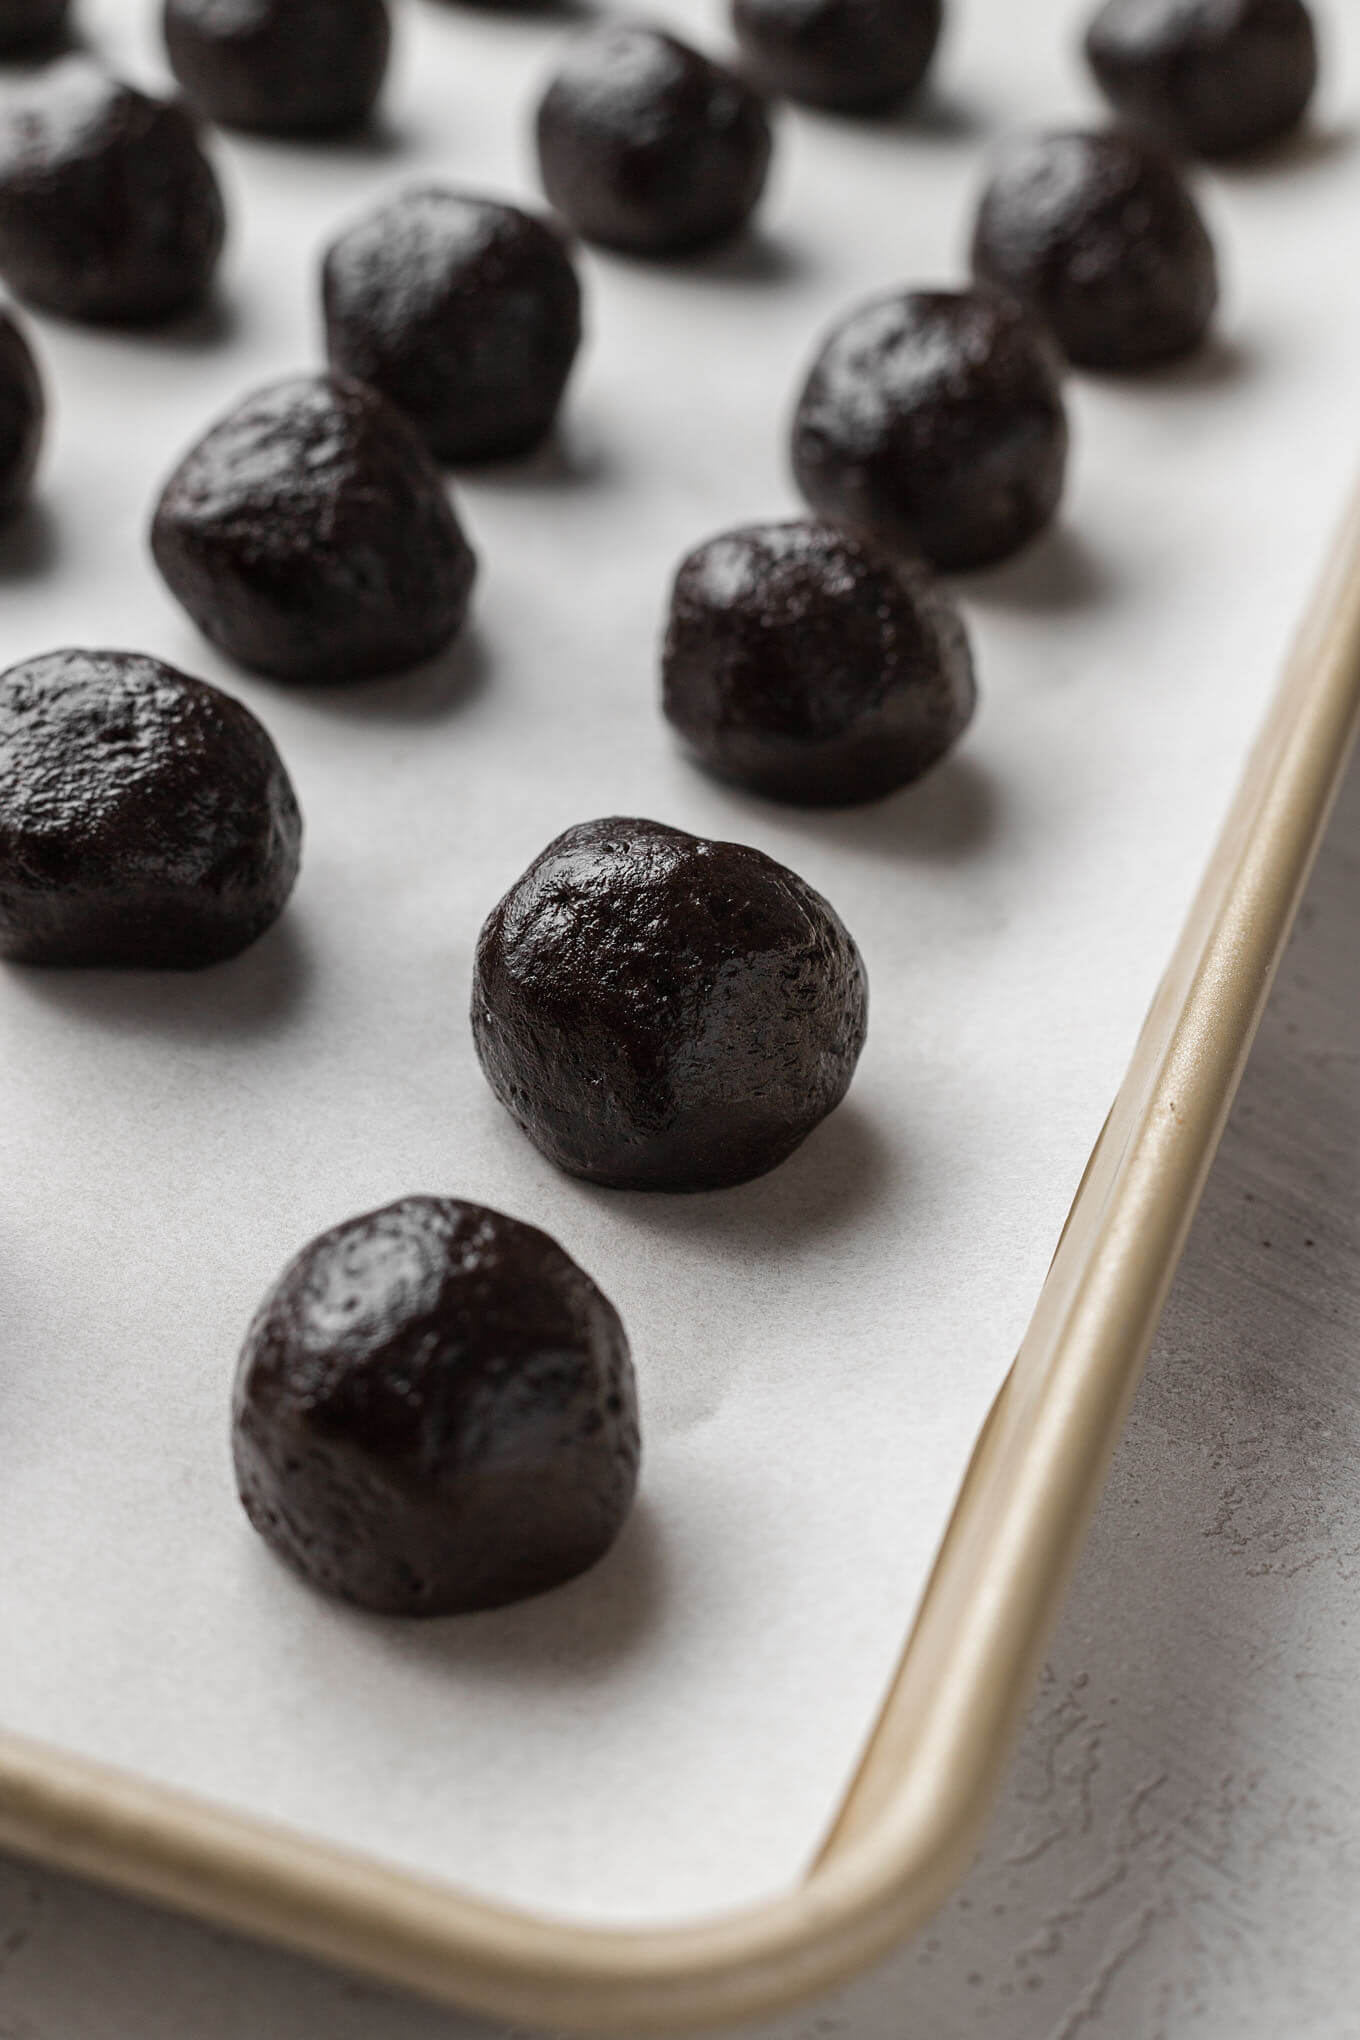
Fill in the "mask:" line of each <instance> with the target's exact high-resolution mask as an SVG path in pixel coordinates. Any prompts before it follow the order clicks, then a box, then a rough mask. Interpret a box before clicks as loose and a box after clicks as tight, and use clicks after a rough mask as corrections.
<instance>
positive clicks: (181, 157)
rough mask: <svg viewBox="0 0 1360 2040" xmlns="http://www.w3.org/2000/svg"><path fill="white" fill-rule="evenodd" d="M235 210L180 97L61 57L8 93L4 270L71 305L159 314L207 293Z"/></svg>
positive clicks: (35, 298) (41, 295) (12, 279)
mask: <svg viewBox="0 0 1360 2040" xmlns="http://www.w3.org/2000/svg"><path fill="white" fill-rule="evenodd" d="M224 234H225V215H224V213H223V209H222V194H221V192H220V191H219V190H218V187H217V178H216V177H215V175H214V174H213V169H212V165H211V164H210V163H209V161H208V159H207V157H206V156H205V155H204V154H203V151H202V149H201V148H200V147H199V144H198V131H197V129H196V127H195V125H194V121H193V119H192V117H191V116H190V114H189V113H187V112H186V110H185V109H184V107H182V106H180V105H177V104H175V103H174V102H172V101H168V100H163V99H152V98H149V97H148V96H147V94H146V93H145V92H138V91H135V90H134V88H133V87H132V86H131V85H123V84H121V83H120V82H119V81H118V80H117V79H116V78H110V77H109V76H108V75H107V74H106V73H105V72H103V71H101V70H100V69H99V68H98V66H97V65H95V64H92V63H91V62H90V61H89V60H88V59H87V58H85V57H63V58H62V59H61V61H60V62H59V63H56V64H51V65H49V66H48V67H47V69H46V70H44V71H41V72H39V73H38V74H37V75H36V76H35V77H33V78H31V79H27V80H25V82H24V84H23V86H22V88H19V87H13V88H11V89H10V91H9V92H8V93H7V94H6V95H5V98H4V100H3V102H0V276H3V278H4V280H5V282H6V283H7V284H8V285H9V287H10V289H11V290H12V291H14V293H15V294H16V296H18V297H21V298H25V299H27V301H28V303H29V304H32V305H39V306H41V307H42V309H43V310H45V311H49V312H60V313H61V314H63V316H65V317H66V318H71V319H88V320H92V321H96V322H104V323H107V324H129V325H139V324H150V323H152V322H153V321H155V320H159V319H168V318H172V317H173V316H174V315H175V314H176V313H177V312H183V311H187V310H188V309H189V308H190V307H191V306H193V305H195V304H197V303H198V302H199V301H200V300H201V299H202V298H203V297H204V295H205V294H206V292H207V289H208V286H209V284H210V283H211V281H212V277H213V272H214V270H215V269H216V267H217V258H218V256H219V255H220V254H221V252H222V241H223V237H224Z"/></svg>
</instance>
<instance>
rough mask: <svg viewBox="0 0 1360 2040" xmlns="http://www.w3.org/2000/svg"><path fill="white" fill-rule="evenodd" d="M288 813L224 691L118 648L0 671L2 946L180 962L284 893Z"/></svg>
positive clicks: (293, 851)
mask: <svg viewBox="0 0 1360 2040" xmlns="http://www.w3.org/2000/svg"><path fill="white" fill-rule="evenodd" d="M301 845H302V820H301V817H300V815H299V813H298V805H297V801H296V798H295V797H294V794H293V789H292V786H291V784H290V783H289V779H288V774H287V772H286V771H285V769H284V766H283V762H282V760H281V759H280V757H279V755H278V752H277V751H276V750H275V749H274V746H273V744H272V742H271V741H270V738H269V735H268V733H267V731H266V730H265V729H264V728H263V727H262V726H261V724H260V723H258V722H257V721H256V719H255V717H254V716H253V715H252V714H251V713H250V710H249V709H248V708H245V707H244V706H243V705H242V704H241V703H240V702H239V701H235V700H233V699H232V697H231V696H230V695H229V694H223V693H222V692H221V690H220V689H219V688H216V687H210V686H209V685H208V684H207V682H206V681H203V680H192V679H190V678H189V676H188V675H187V674H185V673H179V672H176V670H175V669H174V667H173V666H165V665H162V664H161V662H160V660H158V659H148V658H143V657H142V656H141V655H140V654H138V653H134V652H85V651H60V652H50V653H48V655H47V656H46V657H45V658H40V659H29V660H27V661H26V662H25V663H24V664H23V665H21V666H12V667H11V668H10V670H9V671H8V672H7V673H5V674H4V675H0V955H3V956H5V957H7V958H9V959H10V960H11V961H13V962H17V963H45V964H103V965H141V966H145V967H146V968H148V969H155V970H196V969H198V968H199V967H200V966H202V965H204V964H210V963H219V962H221V961H222V960H223V959H224V958H226V957H229V956H235V955H236V954H237V952H238V951H239V950H242V949H244V948H245V947H246V945H247V944H248V943H250V942H253V941H254V940H255V938H256V936H258V935H262V934H263V933H264V931H265V929H266V928H268V927H269V926H270V925H271V924H272V923H273V922H274V921H275V920H277V918H278V916H279V914H280V913H281V912H282V911H283V907H284V903H285V902H286V900H287V898H288V895H289V893H290V892H291V891H292V889H293V881H294V879H295V878H296V877H297V872H298V862H299V858H300V854H301Z"/></svg>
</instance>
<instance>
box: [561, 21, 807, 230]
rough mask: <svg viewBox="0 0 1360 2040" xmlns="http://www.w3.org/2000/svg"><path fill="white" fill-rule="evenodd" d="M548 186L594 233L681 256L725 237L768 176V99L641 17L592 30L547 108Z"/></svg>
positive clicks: (567, 214) (571, 216) (575, 48)
mask: <svg viewBox="0 0 1360 2040" xmlns="http://www.w3.org/2000/svg"><path fill="white" fill-rule="evenodd" d="M538 161H539V167H540V170H541V172H542V176H543V188H544V190H545V191H546V192H547V194H548V197H549V198H550V199H551V201H552V203H553V205H554V206H556V208H557V210H558V212H560V213H561V214H562V216H563V218H564V219H566V220H568V221H569V222H570V224H571V225H572V226H573V227H574V228H575V229H576V231H577V232H578V233H580V234H584V235H585V237H586V239H587V240H588V241H599V242H601V243H602V244H603V245H604V246H605V247H607V248H623V249H626V250H628V251H630V252H631V253H633V254H637V255H675V254H680V253H683V252H684V251H685V250H687V249H692V248H699V247H702V246H705V245H706V244H708V243H710V242H713V241H721V240H725V239H726V238H727V237H728V236H729V235H731V234H734V233H735V232H736V231H737V229H738V228H739V227H741V226H743V225H744V224H745V222H746V220H747V219H748V218H749V216H750V214H751V211H752V209H753V207H754V206H755V203H756V201H757V199H758V198H759V197H760V194H761V192H762V190H763V189H764V186H765V173H766V170H767V169H768V167H769V161H770V128H769V123H768V121H767V120H766V118H765V107H764V104H763V102H762V101H761V100H760V99H759V98H758V96H757V95H756V94H755V93H754V92H753V91H752V90H751V88H750V86H749V85H746V84H744V83H743V82H742V80H741V79H740V78H738V77H736V76H735V75H734V74H733V73H732V72H731V71H729V70H726V69H725V68H724V67H723V66H722V65H721V64H715V63H712V62H711V61H710V60H709V58H707V57H703V56H700V54H699V52H698V51H697V50H693V49H691V48H690V47H689V45H688V44H687V43H683V42H679V41H677V40H676V38H675V37H674V36H671V35H663V34H662V32H661V30H660V29H656V28H648V27H646V26H645V25H643V24H641V23H638V22H613V23H610V24H608V25H607V26H605V27H603V28H595V29H591V30H588V31H587V32H586V33H585V34H584V35H582V36H579V37H578V38H577V39H576V41H575V42H574V43H573V44H572V45H571V46H570V47H569V49H568V50H567V53H566V55H565V57H564V59H563V61H562V64H561V67H560V69H559V70H558V73H557V76H556V77H555V78H554V79H553V81H552V83H551V85H549V87H548V90H547V92H546V94H545V95H544V98H543V102H542V104H541V105H540V107H539V109H538Z"/></svg>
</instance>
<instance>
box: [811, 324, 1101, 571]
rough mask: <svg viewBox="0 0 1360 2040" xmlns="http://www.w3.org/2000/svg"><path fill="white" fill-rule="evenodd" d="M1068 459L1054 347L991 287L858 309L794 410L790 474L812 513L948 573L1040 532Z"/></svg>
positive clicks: (837, 333)
mask: <svg viewBox="0 0 1360 2040" xmlns="http://www.w3.org/2000/svg"><path fill="white" fill-rule="evenodd" d="M1066 464H1067V419H1066V413H1065V411H1064V407H1063V400H1062V387H1061V363H1060V360H1059V358H1058V356H1057V353H1056V351H1055V349H1054V347H1053V343H1052V342H1051V340H1050V339H1049V338H1048V336H1047V334H1046V332H1045V331H1044V329H1043V328H1042V326H1040V325H1039V323H1038V322H1037V321H1036V320H1035V319H1034V317H1033V315H1032V314H1031V313H1029V312H1027V311H1026V310H1025V309H1024V308H1023V307H1022V306H1021V305H1019V304H1017V303H1016V302H1015V301H1014V300H1012V299H1010V298H1007V297H1003V296H1001V295H1000V294H999V293H997V292H995V291H990V290H973V291H901V292H896V293H894V294H893V295H892V296H890V297H881V298H874V299H871V300H870V302H869V303H867V304H863V305H860V306H858V307H857V308H856V309H855V310H854V311H852V312H851V313H850V315H849V317H848V318H846V319H843V320H842V322H841V323H840V325H839V326H837V327H836V328H835V330H834V331H833V332H832V333H831V335H830V337H829V338H828V339H827V341H826V342H825V344H824V346H823V348H822V351H821V353H820V354H819V355H818V357H817V360H816V362H815V363H814V365H813V368H812V372H811V374H810V375H809V377H808V379H807V383H806V385H805V386H804V389H803V393H802V396H801V398H800V399H799V403H798V408H797V412H796V415H795V418H794V425H793V466H794V473H795V475H796V477H797V481H798V486H799V488H800V489H801V490H802V492H803V495H804V496H805V497H806V499H807V501H808V502H809V503H810V504H811V506H812V508H813V509H814V510H818V511H820V512H821V513H822V514H823V516H826V517H830V518H833V519H839V520H840V521H842V522H844V523H847V524H852V525H859V526H863V527H864V528H866V529H867V530H869V531H871V532H873V533H875V534H876V535H877V536H878V537H879V538H880V539H882V540H883V541H884V542H885V543H887V544H889V545H891V546H893V547H895V548H897V549H900V550H902V551H905V552H908V553H916V552H918V553H920V554H921V555H923V556H924V558H926V559H927V560H929V561H931V562H932V564H934V565H935V566H938V567H942V568H946V569H952V568H965V567H981V566H986V565H988V564H990V563H992V562H993V561H996V560H1002V559H1005V558H1006V557H1007V556H1008V555H1009V554H1011V553H1013V552H1016V551H1018V550H1019V548H1020V547H1021V546H1022V545H1024V544H1025V543H1026V542H1027V541H1028V540H1029V539H1031V538H1033V537H1035V536H1036V534H1037V533H1038V532H1040V531H1042V529H1043V528H1044V526H1045V525H1046V524H1047V523H1048V522H1049V520H1050V518H1051V517H1052V516H1053V514H1054V512H1055V510H1056V509H1057V507H1058V501H1059V498H1060V497H1061V495H1062V486H1063V476H1064V473H1065V469H1066Z"/></svg>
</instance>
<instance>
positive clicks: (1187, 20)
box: [1086, 0, 1318, 157]
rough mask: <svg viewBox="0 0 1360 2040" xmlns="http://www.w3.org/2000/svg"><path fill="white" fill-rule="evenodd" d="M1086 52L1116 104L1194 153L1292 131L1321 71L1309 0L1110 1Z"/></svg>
mask: <svg viewBox="0 0 1360 2040" xmlns="http://www.w3.org/2000/svg"><path fill="white" fill-rule="evenodd" d="M1086 57H1087V61H1088V62H1089V64H1090V66H1091V69H1092V71H1093V72H1094V73H1095V77H1096V81H1097V83H1098V84H1099V85H1100V88H1101V90H1102V91H1103V92H1104V94H1105V97H1106V98H1107V99H1108V100H1109V102H1110V104H1111V105H1112V106H1113V107H1114V108H1115V110H1116V112H1118V113H1119V114H1120V115H1121V116H1122V117H1123V118H1124V119H1125V120H1126V121H1129V122H1131V123H1133V124H1135V125H1137V126H1140V127H1144V128H1147V129H1148V130H1150V132H1151V133H1152V134H1154V135H1156V136H1158V137H1159V138H1160V139H1161V140H1162V141H1164V142H1165V143H1167V145H1168V146H1169V147H1171V148H1173V149H1176V150H1178V151H1180V152H1181V153H1183V154H1185V155H1192V156H1211V157H1212V156H1235V155H1239V154H1242V153H1243V152H1244V151H1246V150H1249V149H1258V148H1262V147H1264V146H1265V145H1266V144H1268V143H1270V142H1276V141H1279V140H1280V138H1281V137H1282V136H1284V135H1287V134H1290V133H1292V132H1293V130H1294V129H1295V128H1296V127H1297V126H1298V125H1299V123H1300V121H1301V120H1302V119H1303V116H1304V114H1305V112H1306V111H1307V108H1308V103H1309V101H1310V100H1311V98H1312V96H1313V88H1314V86H1315V85H1316V83H1317V73H1318V57H1317V39H1316V37H1315V35H1314V31H1313V21H1312V16H1311V15H1310V13H1309V11H1308V9H1307V7H1306V6H1305V5H1304V4H1303V0H1106V4H1105V5H1104V6H1103V7H1101V8H1100V10H1099V12H1098V13H1097V14H1096V16H1095V19H1094V20H1093V21H1092V23H1091V26H1090V28H1089V29H1088V30H1087V34H1086Z"/></svg>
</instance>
